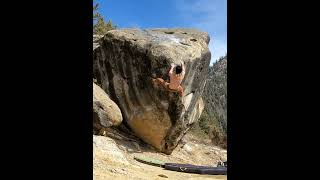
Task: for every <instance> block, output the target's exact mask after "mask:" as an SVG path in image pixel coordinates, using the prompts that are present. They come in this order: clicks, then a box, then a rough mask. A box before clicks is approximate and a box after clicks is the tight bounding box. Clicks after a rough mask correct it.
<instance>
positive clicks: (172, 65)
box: [169, 63, 175, 76]
mask: <svg viewBox="0 0 320 180" xmlns="http://www.w3.org/2000/svg"><path fill="white" fill-rule="evenodd" d="M174 67H175V65H174V63H171V69H170V71H169V76H170V75H171V74H172V73H173V68H174Z"/></svg>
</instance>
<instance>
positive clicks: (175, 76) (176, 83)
mask: <svg viewBox="0 0 320 180" xmlns="http://www.w3.org/2000/svg"><path fill="white" fill-rule="evenodd" d="M184 75H185V66H184V63H183V64H181V65H175V64H174V63H171V69H170V71H169V77H170V81H169V83H168V82H166V81H165V80H163V79H162V78H156V79H154V78H152V81H153V82H154V83H158V84H160V85H162V86H163V87H164V88H165V89H167V90H168V91H174V92H179V95H180V96H181V97H182V96H183V87H182V86H181V82H182V80H183V78H184Z"/></svg>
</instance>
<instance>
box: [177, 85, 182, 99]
mask: <svg viewBox="0 0 320 180" xmlns="http://www.w3.org/2000/svg"><path fill="white" fill-rule="evenodd" d="M178 92H179V95H180V97H182V96H183V87H182V86H181V85H180V86H179V87H178Z"/></svg>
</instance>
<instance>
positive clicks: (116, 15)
mask: <svg viewBox="0 0 320 180" xmlns="http://www.w3.org/2000/svg"><path fill="white" fill-rule="evenodd" d="M96 2H99V4H100V9H99V11H100V13H101V14H102V15H103V16H104V17H105V20H109V19H111V20H112V22H113V24H115V25H117V26H118V27H119V28H131V27H135V28H142V29H144V28H176V27H184V28H197V29H199V30H202V31H205V32H208V33H209V35H210V38H211V40H210V44H209V49H210V51H211V53H212V56H211V63H212V62H214V61H216V60H217V59H218V58H219V57H220V56H223V55H225V54H226V52H227V0H97V1H96Z"/></svg>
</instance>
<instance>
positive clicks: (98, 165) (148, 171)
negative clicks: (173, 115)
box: [93, 135, 227, 180]
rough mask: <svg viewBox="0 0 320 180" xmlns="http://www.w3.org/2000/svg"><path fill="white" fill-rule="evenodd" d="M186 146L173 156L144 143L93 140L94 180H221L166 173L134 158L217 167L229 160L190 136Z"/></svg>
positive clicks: (224, 151) (174, 172)
mask: <svg viewBox="0 0 320 180" xmlns="http://www.w3.org/2000/svg"><path fill="white" fill-rule="evenodd" d="M185 141H186V144H184V145H179V146H178V147H177V148H176V149H175V150H174V151H173V153H172V154H171V155H166V154H163V153H159V152H157V151H155V150H154V149H153V148H152V147H150V146H149V145H147V144H145V143H143V142H141V141H129V140H120V139H112V138H110V137H106V136H95V135H94V137H93V148H94V151H93V152H94V154H93V179H94V180H102V179H103V180H104V179H106V180H107V179H112V180H118V179H120V180H124V179H125V180H127V179H133V180H138V179H139V180H155V179H159V180H160V179H174V180H186V179H211V180H214V179H219V180H226V179H227V176H224V175H200V174H191V173H182V172H176V171H169V170H165V169H163V168H161V167H156V166H151V165H147V164H144V163H141V162H138V161H136V160H135V159H134V156H144V157H150V158H154V159H158V160H161V161H165V162H171V163H188V164H195V165H209V166H210V165H211V166H216V164H217V162H218V161H225V160H227V151H226V150H223V149H221V148H219V147H216V146H212V145H210V143H209V142H208V143H205V142H200V141H198V140H196V139H194V138H193V137H192V136H191V135H187V136H186V138H185Z"/></svg>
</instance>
